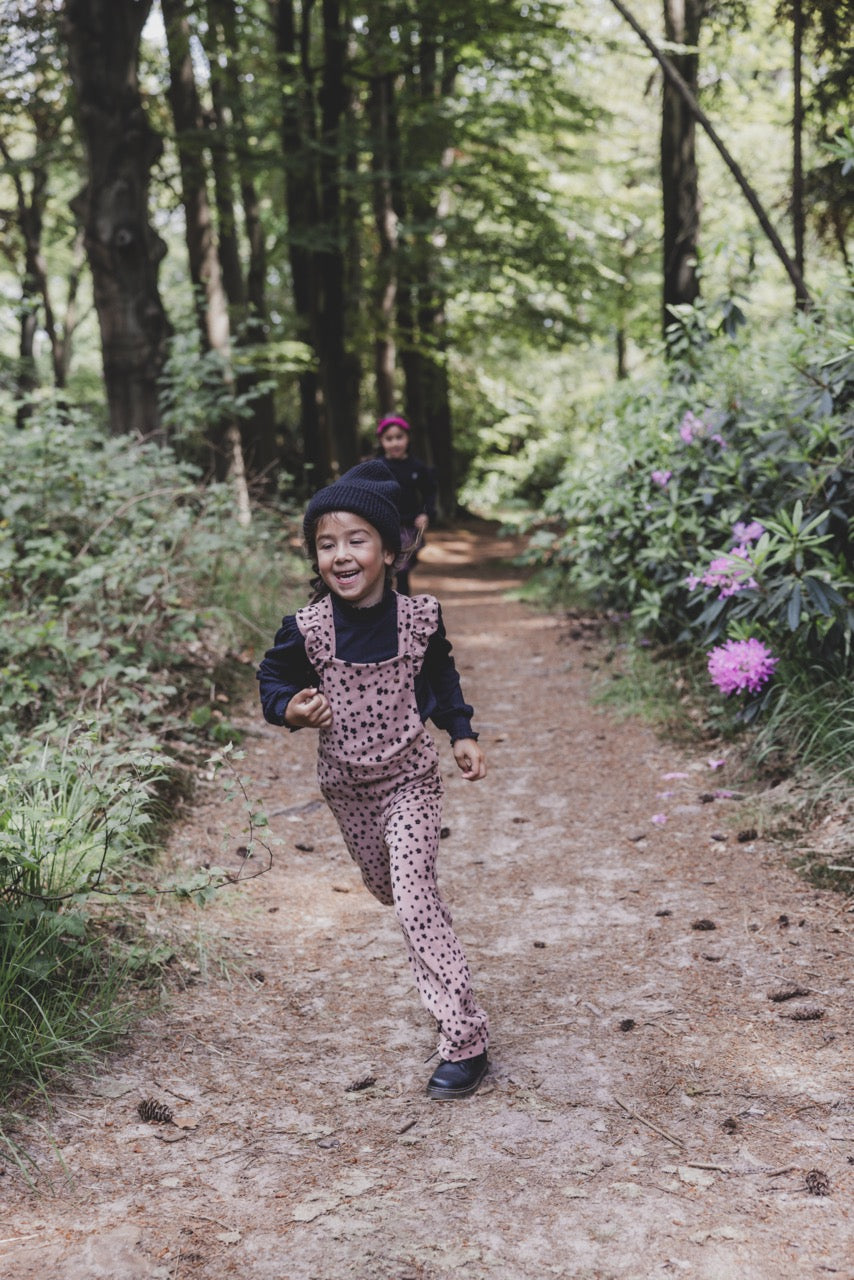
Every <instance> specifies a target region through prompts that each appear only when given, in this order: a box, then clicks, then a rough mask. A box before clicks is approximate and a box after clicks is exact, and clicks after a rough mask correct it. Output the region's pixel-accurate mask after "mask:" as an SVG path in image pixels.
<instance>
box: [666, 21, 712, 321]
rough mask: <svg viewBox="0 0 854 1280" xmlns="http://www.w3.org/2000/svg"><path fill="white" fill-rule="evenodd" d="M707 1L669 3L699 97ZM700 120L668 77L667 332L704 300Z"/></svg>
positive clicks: (689, 80) (680, 64)
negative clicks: (681, 310) (679, 311)
mask: <svg viewBox="0 0 854 1280" xmlns="http://www.w3.org/2000/svg"><path fill="white" fill-rule="evenodd" d="M701 19H702V3H701V0H664V33H665V36H666V37H667V39H668V41H669V42H670V43H671V44H678V45H688V46H691V51H690V52H684V53H674V52H671V53H670V55H669V57H670V60H671V62H672V63H673V65H674V67H676V69H677V71H678V72H679V74H680V75H681V76H682V78H683V80H684V81H685V83H686V84H687V85H688V87H689V89H690V90H691V92H692V94H694V95H695V96H696V93H697V72H698V67H699V56H698V54H697V52H696V46H697V43H698V41H699V38H700V23H701ZM695 135H696V129H695V123H694V115H693V112H692V111H691V109H690V107H689V106H688V103H687V102H686V101H685V99H684V98H683V97H682V95H681V93H680V92H679V90H678V88H677V87H676V86H675V85H674V84H673V83H672V82H671V81H670V80H668V79H667V77H666V76H665V78H664V84H663V89H662V104H661V195H662V206H663V214H664V219H663V222H664V233H663V240H662V256H663V289H662V329H663V331H664V332H666V331H667V328H668V327H669V325H671V324H672V323H673V316H672V313H671V311H670V308H671V307H672V306H680V305H684V304H685V303H692V302H694V301H695V299H696V298H697V297H698V295H699V292H700V284H699V279H698V276H697V253H698V249H699V238H700V195H699V189H698V179H697V155H696V136H695Z"/></svg>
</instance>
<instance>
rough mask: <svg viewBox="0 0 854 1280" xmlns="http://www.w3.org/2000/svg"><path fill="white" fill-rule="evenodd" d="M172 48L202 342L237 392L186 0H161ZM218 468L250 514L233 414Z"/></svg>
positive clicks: (172, 91) (222, 423) (240, 512)
mask: <svg viewBox="0 0 854 1280" xmlns="http://www.w3.org/2000/svg"><path fill="white" fill-rule="evenodd" d="M160 2H161V7H162V10H163V20H164V23H165V26H166V40H167V45H168V49H169V71H170V79H169V99H170V103H171V106H172V115H173V117H174V120H175V131H176V136H177V142H178V158H179V163H180V167H181V187H182V198H183V205H184V222H185V230H186V240H187V253H188V256H189V261H190V280H191V282H192V285H193V296H194V299H195V303H196V315H197V319H198V325H199V333H200V336H201V339H202V344H203V347H204V348H206V349H208V350H211V351H215V352H216V353H217V355H218V356H219V358H220V362H221V368H222V380H223V393H224V395H225V396H228V397H233V396H234V375H233V371H232V365H231V327H230V321H229V315H228V305H227V299H226V296H225V290H224V288H223V284H222V271H221V268H220V262H219V256H218V254H217V246H216V241H215V239H214V232H213V225H212V220H211V211H210V205H209V204H208V196H207V170H206V167H205V159H204V154H205V153H204V147H203V141H204V122H203V119H202V110H201V103H200V101H199V95H198V91H197V89H196V82H195V75H194V72H193V63H192V58H191V56H190V29H189V24H188V22H187V13H186V8H185V5H184V0H160ZM208 444H209V446H210V448H211V454H212V462H213V469H214V473H215V474H216V476H217V478H218V479H221V480H222V479H226V478H229V479H231V481H232V483H233V484H234V488H235V496H236V502H237V516H238V520H239V521H240V523H241V524H248V523H249V519H250V506H249V495H248V491H247V486H246V470H245V464H244V459H243V445H242V440H241V436H240V429H239V427H238V424H237V421H236V420H235V418H234V416H233V415H229V416H227V417H223V418H222V419H220V420H218V421H216V422H214V423H211V425H210V428H209V432H208Z"/></svg>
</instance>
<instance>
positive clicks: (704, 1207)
mask: <svg viewBox="0 0 854 1280" xmlns="http://www.w3.org/2000/svg"><path fill="white" fill-rule="evenodd" d="M508 550H509V546H508V544H505V543H502V542H501V540H500V539H499V538H497V537H495V536H492V535H490V534H489V533H488V532H483V531H480V532H479V531H477V530H475V529H463V530H459V531H456V532H453V533H451V532H448V533H442V534H436V535H434V536H433V537H431V541H430V544H429V546H428V548H427V550H426V553H425V557H424V561H423V563H422V565H421V566H420V567H419V569H418V571H417V580H416V583H415V586H416V589H418V590H430V591H433V592H435V593H436V594H437V595H438V596H439V598H440V599H441V600H442V602H443V608H444V611H445V615H446V622H447V626H448V632H449V635H450V636H451V638H452V640H453V642H454V649H455V654H456V657H457V660H458V664H459V666H460V669H461V673H462V678H463V687H464V690H465V692H466V694H467V696H468V698H469V699H470V701H472V702H473V703H474V705H475V708H476V712H477V716H476V725H477V727H478V728H479V730H480V734H481V741H482V743H483V745H484V746H485V749H486V752H487V757H488V762H489V769H490V772H489V776H488V778H487V779H486V780H485V781H483V782H481V783H478V784H476V785H471V784H467V783H465V782H463V781H462V780H461V779H458V778H457V777H455V776H454V775H455V772H456V771H455V768H454V764H453V759H452V757H451V753H450V750H449V749H448V747H447V743H442V744H441V749H442V752H443V757H442V758H443V769H444V773H445V775H446V781H447V794H446V808H445V822H446V824H447V828H448V835H447V838H446V839H444V840H443V842H442V849H441V861H440V879H441V883H442V886H443V891H444V893H445V896H446V898H447V899H448V901H449V903H450V905H451V907H452V909H453V911H454V916H455V922H456V925H457V928H458V931H459V933H460V936H461V938H462V940H463V942H464V944H465V946H466V949H467V952H468V955H469V960H470V962H471V965H472V969H473V972H474V975H475V980H476V986H477V990H478V994H479V997H480V999H481V1000H482V1002H483V1003H484V1005H485V1006H486V1007H487V1008H488V1010H489V1012H490V1015H491V1021H492V1031H493V1046H492V1049H491V1063H492V1066H491V1071H490V1074H489V1076H488V1078H487V1081H486V1082H485V1084H484V1086H483V1087H482V1089H481V1091H480V1092H479V1093H478V1094H476V1095H475V1096H474V1097H472V1098H470V1099H467V1100H465V1101H462V1102H456V1103H437V1102H433V1101H430V1100H429V1099H428V1098H427V1097H426V1096H425V1094H424V1086H425V1083H426V1080H427V1077H428V1075H429V1073H430V1071H431V1069H432V1065H433V1064H431V1063H428V1061H427V1060H428V1058H429V1057H430V1055H431V1054H432V1052H433V1050H434V1048H435V1032H434V1028H433V1026H432V1025H431V1022H430V1019H429V1018H428V1017H427V1016H426V1015H425V1014H424V1013H423V1012H422V1011H421V1007H420V1004H419V1002H418V999H417V997H416V995H415V993H414V990H413V989H412V987H411V985H410V979H409V975H408V970H407V968H406V965H405V962H404V956H403V945H402V940H401V939H400V936H399V933H398V930H397V926H396V924H395V921H394V918H393V915H392V914H391V912H389V911H387V910H384V909H383V908H381V907H380V906H379V904H377V903H376V902H375V901H374V900H373V899H372V898H371V897H369V895H368V894H367V893H366V892H365V891H364V890H363V889H362V887H361V882H360V879H359V876H358V873H357V872H356V869H355V867H354V866H353V864H352V863H351V862H350V860H349V858H348V857H347V855H346V853H345V851H344V847H343V844H342V842H341V839H340V836H339V835H338V833H337V829H336V827H335V824H334V821H333V819H332V818H331V816H330V814H329V813H328V812H327V810H326V809H325V807H324V806H323V804H322V802H321V801H320V799H319V795H318V791H317V787H316V783H315V774H314V751H315V739H314V738H313V737H312V735H311V734H310V733H309V732H308V731H304V732H302V733H300V734H295V735H293V736H286V735H284V734H283V732H282V731H281V730H277V729H274V728H272V727H270V726H266V725H264V724H263V722H261V720H260V717H259V714H258V712H257V709H256V706H255V704H254V702H253V703H249V702H247V704H246V707H245V709H244V710H243V712H242V713H241V717H240V723H241V724H243V725H244V727H245V728H246V729H247V730H248V736H247V739H246V744H245V758H244V759H243V761H242V762H241V766H240V767H241V771H242V774H243V776H244V777H245V779H246V780H247V787H248V789H249V792H250V794H251V796H252V797H253V798H254V797H256V796H257V797H258V798H260V799H261V800H262V801H263V803H264V805H265V806H266V808H267V811H268V813H269V814H270V815H271V826H272V832H273V835H274V836H275V837H277V838H279V839H281V841H282V843H281V844H280V845H279V846H277V848H276V850H275V864H274V867H273V869H272V871H271V872H270V873H269V874H268V875H266V876H263V877H261V878H260V879H257V880H255V881H254V882H252V883H249V884H247V885H245V886H244V887H242V888H240V889H238V890H235V891H227V892H225V893H223V894H221V895H220V896H219V898H218V899H217V901H216V902H215V904H214V905H213V906H212V907H211V908H209V909H208V910H207V911H206V912H205V913H203V914H202V915H201V916H200V917H199V918H198V922H197V925H196V926H190V925H188V928H191V927H197V928H198V930H199V946H198V951H197V954H196V955H195V958H194V957H193V956H190V957H189V959H187V958H186V957H185V959H184V960H182V962H181V963H180V965H179V966H178V969H179V971H180V974H181V975H182V976H183V981H182V982H181V983H178V984H176V988H175V990H174V991H173V992H172V994H171V995H170V998H169V1001H168V1006H167V1009H166V1012H165V1013H164V1014H162V1015H160V1016H158V1017H156V1018H155V1017H152V1018H150V1019H148V1020H147V1021H146V1022H145V1023H144V1024H143V1025H142V1026H141V1027H139V1028H138V1029H137V1030H136V1031H135V1032H134V1034H133V1036H132V1037H131V1038H130V1040H129V1042H128V1043H127V1045H126V1046H125V1048H124V1049H123V1050H122V1052H121V1053H120V1054H119V1055H118V1056H113V1057H111V1058H110V1059H108V1061H107V1062H106V1064H105V1066H104V1069H103V1070H102V1071H100V1072H99V1074H98V1075H97V1076H96V1077H95V1078H85V1079H84V1078H81V1079H79V1080H77V1081H76V1082H75V1083H74V1084H73V1086H70V1087H68V1088H66V1089H65V1090H64V1091H63V1092H62V1093H61V1094H60V1095H59V1096H58V1097H57V1098H56V1102H55V1108H54V1111H53V1114H52V1115H51V1116H50V1117H46V1118H45V1120H44V1128H43V1129H38V1128H36V1127H34V1128H33V1130H32V1132H31V1133H30V1135H29V1137H28V1143H29V1146H30V1149H31V1150H32V1151H33V1153H34V1155H36V1156H37V1157H38V1158H39V1160H40V1163H41V1168H42V1170H43V1173H42V1175H41V1177H40V1179H39V1183H38V1186H37V1189H36V1190H35V1191H33V1190H32V1189H30V1188H28V1187H27V1186H26V1185H25V1184H24V1183H23V1182H22V1181H21V1180H20V1179H19V1178H18V1177H17V1175H16V1174H15V1173H14V1172H13V1171H11V1170H10V1169H9V1167H8V1165H7V1166H6V1172H5V1174H4V1175H3V1176H2V1178H0V1199H2V1202H3V1210H2V1230H0V1275H2V1276H3V1277H4V1278H5V1280H98V1278H99V1277H108V1278H109V1280H195V1278H203V1280H226V1277H229V1278H230V1277H235V1278H237V1280H345V1278H347V1280H451V1278H452V1277H453V1278H454V1280H457V1278H458V1277H461V1278H463V1280H499V1278H500V1280H535V1278H536V1280H540V1277H549V1276H552V1277H564V1278H565V1280H588V1278H590V1280H593V1278H595V1280H611V1278H613V1280H629V1278H631V1280H650V1278H652V1277H671V1276H685V1277H688V1278H689V1280H730V1278H732V1280H787V1278H789V1277H792V1278H794V1277H798V1278H799V1280H802V1278H803V1277H826V1276H839V1277H844V1278H845V1280H851V1277H852V1276H854V1228H852V1191H854V1114H853V1113H854V1107H852V1096H851V1082H852V1081H851V1068H852V1017H851V1015H852V999H851V995H852V990H851V979H850V975H851V958H852V951H854V945H852V936H851V915H850V914H848V913H846V911H845V904H844V902H842V900H841V899H840V898H839V897H838V896H837V895H833V894H830V893H824V892H817V891H815V890H812V889H810V888H809V887H808V886H805V884H804V883H803V882H802V881H800V880H798V879H797V878H796V876H795V875H794V873H792V872H791V871H789V870H788V869H787V868H786V866H785V863H784V860H783V858H782V856H781V854H780V852H779V851H778V850H776V849H775V848H774V847H772V846H771V845H769V844H767V843H764V842H763V841H761V840H759V839H753V840H750V839H744V838H743V837H744V835H745V832H744V831H743V830H741V831H740V830H739V826H738V822H739V819H738V817H737V806H736V803H735V802H734V801H733V800H732V799H731V798H727V797H726V796H724V795H721V794H717V793H720V792H724V791H726V790H727V766H726V764H725V763H724V764H723V765H721V764H720V763H719V761H716V762H713V764H714V765H716V766H717V767H713V764H710V763H709V761H708V759H707V758H705V757H704V756H703V755H692V754H691V753H690V752H688V753H686V751H685V750H684V749H682V748H677V747H674V746H673V745H672V744H667V743H663V742H661V741H660V740H658V739H657V738H656V736H655V735H654V734H653V733H652V732H651V731H649V730H648V729H647V728H645V727H644V726H642V725H640V724H638V723H625V722H623V721H620V720H618V719H617V718H616V717H615V716H614V715H613V714H611V713H610V712H607V711H603V710H601V709H597V708H595V707H594V706H592V705H591V702H590V699H589V687H590V682H591V677H592V676H593V674H594V668H595V667H596V666H597V665H598V664H600V663H601V662H602V661H603V655H604V648H603V646H602V645H601V643H600V642H599V641H597V640H596V639H595V637H593V636H590V635H588V634H587V633H586V632H585V631H584V629H583V628H578V627H575V628H573V627H572V626H571V625H570V624H569V623H568V622H567V620H566V619H565V618H561V617H556V616H555V617H551V616H548V615H545V614H542V613H539V612H537V611H535V610H534V609H532V608H530V607H527V606H524V605H522V604H519V603H515V602H513V601H510V600H508V598H507V596H506V592H507V590H508V589H510V588H512V587H513V586H514V583H515V582H516V571H515V570H513V569H512V568H508V567H507V562H506V561H504V560H502V555H504V554H506V552H507V551H508ZM436 736H437V741H438V735H436ZM238 816H239V806H238V804H237V802H233V801H230V800H229V799H228V798H227V797H226V796H225V793H224V789H223V787H222V784H221V783H219V782H211V783H210V784H209V785H208V786H207V788H206V789H205V788H203V789H202V791H201V793H200V797H199V802H198V804H197V805H196V807H195V808H194V810H193V813H192V814H190V815H188V818H187V820H186V822H185V823H183V824H182V826H181V827H180V828H179V829H178V830H177V831H176V833H175V837H174V840H173V843H172V849H171V853H172V856H173V857H174V858H175V859H176V861H177V862H179V863H181V864H183V865H186V866H189V867H192V866H197V865H199V863H201V862H203V861H205V860H206V859H208V858H211V859H213V860H214V861H216V860H219V859H220V858H221V856H222V854H221V849H222V838H223V832H224V831H225V832H227V831H228V827H229V823H232V822H233V823H235V824H237V821H238ZM656 816H658V817H659V818H660V817H661V816H664V817H665V818H666V821H664V822H661V821H658V822H656V821H653V818H654V817H656ZM740 834H741V836H742V839H741V840H740V839H739V835H740ZM242 838H243V839H245V836H244V837H242ZM241 842H242V839H241V835H240V832H239V830H238V829H237V827H235V834H234V846H235V848H236V845H237V844H239V843H241ZM190 914H191V913H190V912H189V911H188V917H189V915H190ZM206 939H207V941H206ZM784 997H790V998H784ZM146 1097H153V1098H155V1099H158V1100H160V1101H162V1102H164V1103H167V1104H168V1105H169V1106H170V1107H171V1108H172V1109H173V1111H174V1118H175V1123H173V1124H170V1125H158V1124H145V1123H142V1122H141V1121H140V1119H139V1116H138V1114H137V1105H138V1103H139V1101H140V1099H141V1098H146ZM63 1170H65V1172H64V1173H63ZM48 1174H49V1175H50V1182H48V1177H47V1175H48Z"/></svg>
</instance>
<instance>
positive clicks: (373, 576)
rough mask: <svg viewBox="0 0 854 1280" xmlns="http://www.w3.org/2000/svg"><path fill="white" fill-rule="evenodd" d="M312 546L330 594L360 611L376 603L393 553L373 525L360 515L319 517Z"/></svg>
mask: <svg viewBox="0 0 854 1280" xmlns="http://www.w3.org/2000/svg"><path fill="white" fill-rule="evenodd" d="M314 547H315V551H316V552H317V568H318V572H319V573H320V576H321V578H322V579H323V581H324V582H325V583H326V585H327V587H328V588H329V590H330V591H333V592H334V593H335V595H336V596H339V597H340V598H341V599H342V600H346V601H347V603H348V604H352V605H357V606H359V607H360V608H362V609H366V608H367V607H368V606H369V605H372V604H379V602H380V600H382V598H383V593H384V592H385V579H386V568H387V567H388V566H389V565H391V564H393V563H394V552H393V551H388V550H386V548H385V547H384V546H383V544H382V538H381V537H380V535H379V534H378V533H377V531H376V529H375V528H374V526H373V525H372V524H369V523H368V521H367V520H365V519H364V517H363V516H357V515H355V514H354V513H353V512H351V511H330V512H328V513H327V514H326V515H323V516H321V517H320V519H319V520H318V522H317V528H316V529H315V533H314Z"/></svg>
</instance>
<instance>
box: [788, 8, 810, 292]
mask: <svg viewBox="0 0 854 1280" xmlns="http://www.w3.org/2000/svg"><path fill="white" fill-rule="evenodd" d="M792 24H793V32H792V84H793V98H794V101H793V108H792V228H793V231H794V235H795V265H796V266H797V268H798V271H799V272H800V275H801V278H802V279H803V275H804V226H805V218H804V160H803V146H802V140H803V128H804V104H803V39H804V12H803V6H802V3H801V0H792ZM808 304H809V296H808V295H807V294H806V291H802V290H800V289H798V290H796V292H795V306H796V307H797V308H798V309H799V310H801V311H803V310H805V309H806V307H807V306H808Z"/></svg>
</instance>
